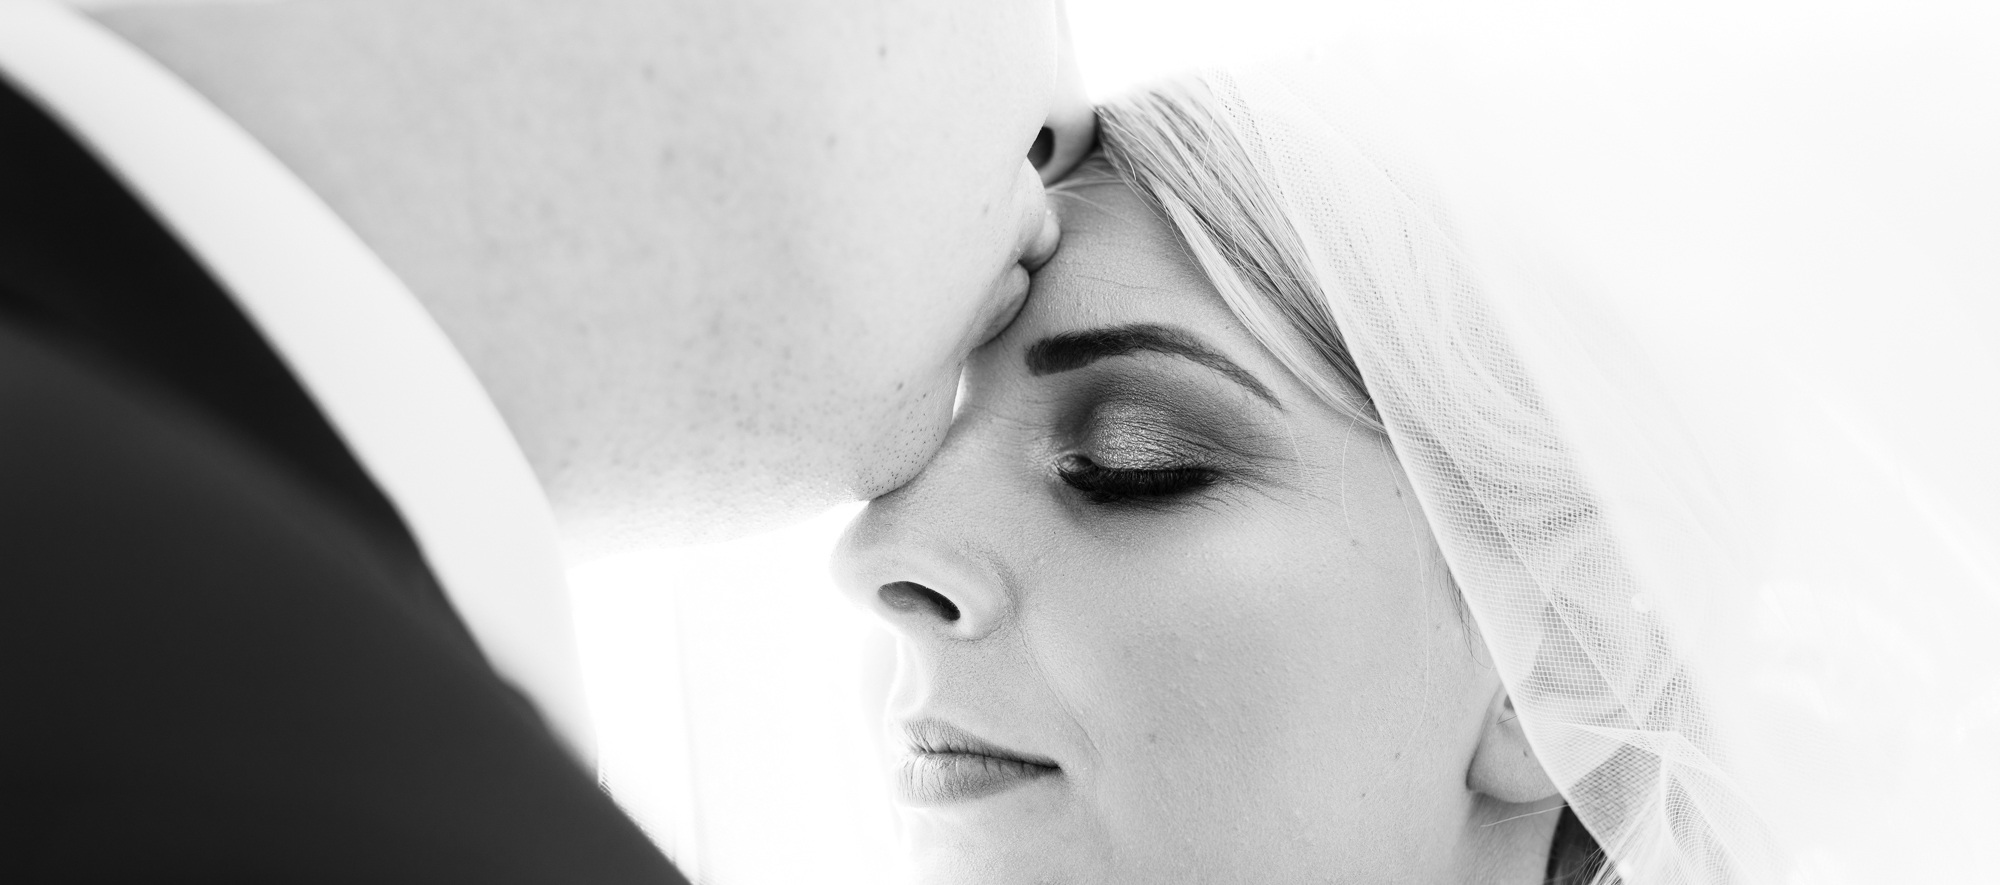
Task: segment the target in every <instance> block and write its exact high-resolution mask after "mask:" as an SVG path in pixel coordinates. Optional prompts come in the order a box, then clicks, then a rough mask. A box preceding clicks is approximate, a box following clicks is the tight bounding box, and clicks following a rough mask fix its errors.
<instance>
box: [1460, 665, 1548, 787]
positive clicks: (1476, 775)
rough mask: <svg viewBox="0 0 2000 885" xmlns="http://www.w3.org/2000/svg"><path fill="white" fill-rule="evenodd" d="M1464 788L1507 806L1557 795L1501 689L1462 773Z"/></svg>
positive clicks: (1511, 703)
mask: <svg viewBox="0 0 2000 885" xmlns="http://www.w3.org/2000/svg"><path fill="white" fill-rule="evenodd" d="M1465 785H1466V786H1467V787H1470V788H1471V789H1472V790H1473V791H1474V792H1476V793H1480V794H1482V795H1485V796H1490V797H1492V798H1494V799H1496V800H1499V801H1501V802H1506V803H1510V804H1523V803H1528V802H1540V801H1542V800H1544V799H1548V798H1550V797H1552V796H1554V795H1555V794H1556V785H1555V781H1552V780H1550V779H1549V775H1548V772H1546V771H1543V770H1542V762H1541V760H1539V759H1536V758H1535V750H1534V748H1533V747H1530V746H1528V736H1527V734H1526V733H1525V732H1524V731H1522V729H1521V717H1520V716H1518V715H1516V714H1515V712H1514V699H1513V698H1512V697H1509V696H1508V694H1507V689H1506V688H1504V687H1503V688H1501V689H1500V690H1499V693H1498V694H1497V695H1496V696H1495V697H1494V699H1493V703H1492V704H1491V705H1490V706H1489V707H1488V708H1487V710H1486V724H1485V727H1484V728H1483V729H1481V731H1480V734H1479V748H1478V749H1476V750H1474V751H1473V753H1472V767H1471V768H1470V769H1468V770H1467V771H1466V773H1465Z"/></svg>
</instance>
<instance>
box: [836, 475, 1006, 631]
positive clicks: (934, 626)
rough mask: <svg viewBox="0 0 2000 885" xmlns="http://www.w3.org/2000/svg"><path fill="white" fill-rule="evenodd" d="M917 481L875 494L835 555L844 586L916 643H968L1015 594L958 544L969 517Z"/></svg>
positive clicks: (994, 624)
mask: <svg viewBox="0 0 2000 885" xmlns="http://www.w3.org/2000/svg"><path fill="white" fill-rule="evenodd" d="M922 485H923V482H922V479H921V478H920V479H919V480H918V482H917V483H913V484H912V485H910V486H904V487H903V488H902V489H900V490H898V491H896V492H894V493H891V494H889V495H887V496H884V497H882V498H878V499H876V500H875V501H874V502H873V503H871V504H869V505H868V508H867V509H866V510H864V511H862V514H861V517H860V518H859V519H856V520H855V522H854V524H853V525H851V526H849V527H848V529H847V533H846V534H845V535H843V536H842V537H841V539H840V545H839V546H838V547H837V548H835V551H834V556H833V573H834V578H835V580H836V581H837V582H838V583H839V585H840V588H841V591H842V592H843V593H845V594H846V595H847V597H848V599H849V600H850V601H852V602H854V603H855V604H856V605H859V606H862V607H863V608H866V609H868V610H869V611H871V612H873V613H874V614H875V616H876V617H879V618H881V619H882V620H883V621H884V622H886V623H887V624H888V625H889V628H890V629H891V630H894V631H895V632H897V633H899V634H901V635H903V636H905V637H908V638H910V639H913V640H918V641H923V640H932V641H950V642H971V641H977V640H979V639H984V638H986V637H987V636H990V635H992V634H993V633H994V632H995V631H996V630H998V629H999V628H1000V627H1001V625H1002V624H1004V623H1005V622H1006V620H1007V618H1008V617H1009V615H1010V609H1011V596H1012V594H1011V593H1010V592H1009V590H1008V588H1007V586H1006V584H1005V582H1004V581H1003V580H1002V578H1001V577H1000V571H999V569H997V568H996V567H995V566H996V564H995V563H993V562H991V561H990V559H989V557H987V556H984V555H981V553H980V552H979V551H977V550H974V549H969V548H968V547H967V545H965V544H963V543H961V542H960V541H959V538H961V537H964V535H962V534H960V533H961V532H962V531H964V530H967V529H972V528H974V527H972V526H968V525H965V524H964V522H963V521H964V520H965V519H967V518H968V516H969V515H970V514H967V513H959V514H953V513H950V512H947V511H945V510H944V505H946V504H947V503H948V501H947V499H945V498H943V496H941V495H939V494H936V493H934V492H929V491H927V490H926V489H924V488H922Z"/></svg>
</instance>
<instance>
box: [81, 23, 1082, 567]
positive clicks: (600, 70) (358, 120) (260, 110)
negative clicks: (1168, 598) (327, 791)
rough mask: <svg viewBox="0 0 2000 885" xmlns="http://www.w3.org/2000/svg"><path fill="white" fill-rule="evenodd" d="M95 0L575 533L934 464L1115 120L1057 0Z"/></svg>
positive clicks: (875, 487)
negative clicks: (387, 295)
mask: <svg viewBox="0 0 2000 885" xmlns="http://www.w3.org/2000/svg"><path fill="white" fill-rule="evenodd" d="M93 7H94V8H93V9H92V14H93V15H94V16H95V17H96V18H97V19H98V20H99V21H101V22H103V23H104V24H106V25H107V26H109V27H110V28H111V29H113V30H114V31H116V32H118V33H119V34H121V35H123V36H124V37H126V38H127V39H129V40H131V41H132V42H133V43H135V44H136V45H137V46H139V47H140V48H141V49H142V50H144V51H146V52H148V53H149V54H151V55H152V56H154V57H155V58H157V59H159V60H160V61H161V62H163V63H164V64H166V65H167V66H168V67H169V68H171V69H172V70H174V71H175V72H176V73H177V74H179V75H180V76H182V77H183V78H184V79H186V80H187V81H188V82H189V83H190V84H192V85H193V86H194V87H195V88H196V89H198V90H199V91H201V92H202V93H203V94H205V95H206V96H208V97H209V98H210V99H211V100H212V101H214V102H215V103H216V104H217V105H218V106H220V107H221V108H222V109H223V110H224V111H225V112H227V113H228V114H229V115H230V116H231V117H233V118H235V119H236V120H237V121H238V122H240V123H241V124H243V125H244V126H245V127H246V128H247V129H248V130H249V131H250V133H251V134H252V135H254V136H255V137H257V138H258V139H259V140H260V141H261V142H263V143H264V144H265V145H266V146H267V147H269V148H270V149H271V150H272V151H273V152H274V153H275V154H276V155H277V156H278V157H279V159H281V160H282V161H284V162H285V163H286V164H287V165H288V166H290V167H291V168H292V169H293V170H294V171H295V172H297V173H298V174H299V175H300V176H301V177H302V178H303V179H304V180H305V181H306V183H307V184H308V185H310V186H311V187H312V188H313V189H314V190H315V191H317V192H318V193H319V194H320V195H321V196H322V197H324V198H325V199H326V200H327V201H328V203H329V204H330V205H331V206H332V207H333V208H334V210H335V211H336V212H338V213H339V214H340V215H341V217H342V218H344V219H345V220H346V221H347V222H348V223H349V224H351V225H352V226H353V227H354V229H355V230H356V231H357V232H358V233H359V235H360V236H361V238H362V239H363V240H364V241H365V242H367V243H368V244H369V245H370V246H371V247H372V248H374V249H375V250H376V251H377V253H378V254H380V255H381V256H382V258H383V259H384V260H385V261H386V262H387V263H388V265H389V266H390V268H391V269H393V270H394V271H395V272H396V273H397V274H398V275H399V276H400V277H401V278H402V279H403V281H404V282H405V283H406V284H408V286H409V287H410V288H411V290H412V291H413V292H414V293H415V294H416V296H417V297H418V298H419V299H420V300H421V301H422V302H423V304H424V305H425V307H426V308H428V310H429V311H430V313H431V314H432V316H433V317H434V318H435V319H436V320H437V321H438V323H439V324H440V325H441V326H442V327H443V329H444V331H445V332H446V334H447V335H449V336H450V338H451V339H452V341H453V343H454V344H455V345H456V346H457V347H458V349H459V351H460V352H461V353H462V354H463V355H464V356H465V358H466V359H467V361H468V362H469V363H470V365H471V366H472V369H473V371H474V372H475V373H476V374H477V375H478V377H479V379H480V381H481V382H482V384H483V385H484V386H485V387H486V389H487V391H488V392H489V393H490V394H491V395H492V397H493V399H494V401H495V403H496V404H497V405H498V407H499V409H500V412H501V414H502V415H503V416H504V417H505V419H506V420H507V422H508V425H509V427H510V429H511V430H512V431H513V432H514V435H515V436H516V438H517V439H518V440H519V442H520V444H521V446H522V448H523V450H524V451H525V453H526V455H527V457H528V460H529V462H530V463H531V464H532V466H533V468H534V469H535V471H536V473H537V475H538V477H539V478H540V479H541V482H542V485H543V487H544V489H545V490H546V492H547V494H548V497H549V499H550V502H551V504H552V505H553V507H554V509H555V513H556V516H557V520H558V522H559V524H560V526H561V529H562V531H563V535H564V543H565V547H566V550H567V553H568V554H569V556H570V558H571V559H572V561H580V560H584V559H589V558H593V557H596V556H599V555H603V554H607V553H611V552H616V551H619V550H624V549H631V548H634V547H639V546H644V545H647V544H653V543H658V542H663V541H685V540H694V539H699V538H703V537H709V536H714V535H728V534H738V533H742V532H745V531H750V530H754V529H756V528H759V527H764V526H770V525H774V524H778V523H782V522H786V521H789V520H793V519H797V518H800V517H803V516H806V515H810V514H812V513H814V512H816V511H818V510H820V509H822V508H824V507H825V506H827V505H829V504H832V503H836V502H838V501H842V500H852V499H856V498H861V497H868V496H872V495H875V494H879V493H881V492H884V491H886V490H888V489H891V488H894V487H895V486H897V485H899V484H900V483H902V482H903V481H904V480H905V479H907V478H908V477H909V476H911V475H913V474H914V473H915V472H916V470H917V469H918V468H919V467H921V465H922V463H923V461H924V460H925V458H926V457H927V456H928V455H929V454H930V452H931V451H932V450H933V449H934V448H935V447H936V445H937V444H938V443H939V441H940V440H941V439H942V438H943V435H944V431H945V428H946V425H947V423H948V421H949V419H950V411H951V403H952V396H953V392H954V390H955V386H956V382H957V378H958V371H959V366H960V364H961V362H962V360H963V359H964V357H965V356H966V354H967V353H968V352H970V351H971V350H972V349H973V348H974V347H976V346H978V345H980V344H981V343H983V342H984V341H986V340H987V339H989V338H990V337H991V336H992V335H993V334H994V333H996V332H997V331H998V330H999V329H1000V328H1002V327H1003V326H1004V325H1005V324H1006V323H1007V322H1008V321H1009V320H1010V319H1011V318H1012V316H1013V314H1014V313H1015V311H1016V310H1017V309H1018V308H1019V305H1020V303H1021V300H1022V298H1023V297H1024V296H1025V292H1026V287H1027V274H1026V270H1025V269H1024V268H1023V266H1022V265H1023V264H1026V265H1028V266H1034V265H1036V264H1038V263H1039V262H1040V261H1041V260H1043V259H1045V258H1046V256H1047V255H1048V254H1049V253H1051V252H1052V251H1053V249H1054V247H1055V242H1056V229H1055V227H1054V220H1053V216H1052V215H1051V214H1050V213H1048V211H1047V206H1046V198H1045V196H1044V194H1043V190H1042V180H1041V178H1040V177H1039V176H1038V173H1037V169H1036V168H1035V166H1034V165H1033V164H1031V163H1030V162H1029V161H1028V160H1027V159H1026V158H1027V157H1028V155H1029V153H1030V149H1031V146H1032V145H1033V144H1034V143H1035V141H1036V138H1037V135H1038V133H1039V132H1040V131H1041V130H1042V128H1043V127H1044V126H1048V127H1050V128H1051V129H1052V130H1053V132H1054V135H1055V139H1054V156H1053V158H1052V159H1051V160H1050V161H1049V162H1048V163H1045V164H1044V165H1043V168H1042V170H1041V171H1042V172H1043V173H1046V174H1048V175H1050V176H1053V175H1056V174H1060V172H1061V170H1062V169H1063V168H1064V167H1065V166H1066V165H1067V164H1069V163H1072V162H1073V160H1074V158H1075V157H1076V156H1077V155H1079V154H1080V153H1081V152H1082V151H1083V150H1084V149H1086V148H1087V147H1088V143H1089V131H1090V125H1091V124H1090V119H1091V118H1090V113H1089V107H1088V104H1087V103H1086V102H1085V101H1084V99H1083V96H1082V94H1081V88H1080V85H1079V84H1078V83H1077V82H1076V80H1075V77H1074V75H1073V73H1072V71H1073V67H1069V66H1066V58H1067V45H1068V41H1067V36H1066V34H1065V31H1064V28H1065V25H1064V22H1063V18H1062V11H1061V9H1060V7H1059V5H1057V4H1056V3H1054V2H1053V0H866V2H863V0H835V2H826V3H799V2H796V0H672V2H664V0H563V2H547V0H273V2H258V3H241V2H236V3H228V2H214V3H176V4H172V5H153V4H142V5H136V6H122V5H120V4H116V3H109V4H93ZM105 7H108V8H105Z"/></svg>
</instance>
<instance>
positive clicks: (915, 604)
mask: <svg viewBox="0 0 2000 885" xmlns="http://www.w3.org/2000/svg"><path fill="white" fill-rule="evenodd" d="M875 592H876V594H877V595H879V596H881V597H882V603H883V604H884V605H887V606H888V607H890V608H893V609H895V610H897V611H906V612H907V611H929V612H931V613H933V614H935V615H937V616H938V617H940V618H943V619H944V620H945V621H946V622H947V623H949V622H954V621H957V620H958V606H956V605H953V604H952V602H951V600H949V599H946V598H944V594H942V593H939V592H937V591H936V590H932V589H931V588H929V587H926V586H924V585H922V584H913V583H911V582H909V581H897V582H895V583H893V584H883V585H882V587H881V589H879V590H877V591H875Z"/></svg>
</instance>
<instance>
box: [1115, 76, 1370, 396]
mask: <svg viewBox="0 0 2000 885" xmlns="http://www.w3.org/2000/svg"><path fill="white" fill-rule="evenodd" d="M1097 119H1098V138H1099V141H1100V145H1101V149H1102V151H1103V156H1104V159H1105V160H1106V161H1108V163H1109V164H1110V166H1111V168H1112V169H1113V170H1114V171H1115V172H1116V173H1117V175H1118V178H1119V179H1120V180H1122V181H1123V182H1124V183H1126V184H1127V185H1129V186H1130V187H1131V188H1132V189H1133V191H1135V192H1136V193H1138V194H1139V196H1140V197H1141V198H1142V199H1144V200H1146V201H1147V202H1148V203H1150V204H1151V205H1152V206H1153V207H1154V208H1155V209H1156V210H1158V211H1159V212H1160V214H1161V215H1162V216H1163V217H1164V218H1166V219H1167V221H1168V223H1169V224H1171V225H1172V226H1173V228H1174V230H1175V231H1176V232H1178V233H1179V234H1180V237H1181V239H1182V241H1183V242H1184V244H1185V245H1186V246H1187V248H1188V251H1189V253H1191V254H1192V255H1193V257H1194V259H1195V262H1196V263H1197V264H1199V265H1200V266H1201V269H1202V272H1203V273H1205V274H1207V276H1208V278H1209V281H1210V282H1211V283H1213V284H1214V285H1215V288H1216V290H1217V291H1218V292H1220V293H1221V294H1222V300H1223V301H1224V302H1226V303H1227V304H1228V306H1229V309H1230V311H1231V312H1232V313H1234V314H1235V315H1236V317H1237V319H1238V320H1240V321H1241V322H1242V323H1243V325H1244V326H1245V327H1246V328H1248V329H1249V330H1250V333H1251V334H1252V335H1253V336H1255V337H1256V339H1257V341H1258V343H1260V344H1262V345H1263V346H1264V347H1265V349H1267V350H1269V351H1270V352H1271V354H1272V355H1273V356H1275V357H1276V358H1277V359H1278V361H1279V363H1280V364H1282V365H1283V366H1284V367H1285V368H1286V369H1287V370H1288V371H1290V372H1291V373H1292V374H1293V375H1295V376H1297V377H1298V378H1299V379H1300V380H1301V381H1302V382H1304V383H1305V384H1306V386H1307V387H1309V388H1310V389H1311V390H1312V391H1313V392H1314V393H1316V394H1318V395H1319V396H1320V398H1321V399H1323V400H1325V401H1326V402H1327V404H1328V405H1331V406H1332V407H1333V408H1334V409H1336V410H1338V411H1340V412H1341V413H1343V414H1346V415H1347V416H1349V417H1351V418H1354V419H1355V420H1357V421H1360V422H1361V423H1363V424H1365V425H1367V426H1368V427H1370V428H1373V429H1374V430H1376V431H1378V432H1379V431H1381V430H1382V419H1381V417H1380V416H1379V415H1378V414H1377V413H1376V410H1375V404H1374V401H1373V399H1372V398H1371V397H1370V396H1369V394H1368V387H1367V384H1366V382H1365V380H1364V379H1363V378H1362V377H1361V369H1360V368H1359V366H1357V365H1356V364H1355V361H1354V356H1353V354H1352V353H1351V352H1349V350H1348V348H1347V341H1346V339H1344V338H1343V337H1342V336H1341V334H1340V328H1339V326H1337V325H1336V324H1335V323H1334V319H1333V313H1332V311H1331V310H1329V308H1328V307H1327V300H1326V296H1325V294H1324V293H1322V292H1320V291H1319V288H1318V285H1317V284H1316V283H1315V282H1314V276H1313V273H1312V268H1311V262H1310V259H1309V258H1308V257H1307V254H1306V249H1305V245H1304V243H1302V242H1301V241H1300V239H1299V234H1298V231H1297V230H1296V229H1294V228H1293V227H1292V225H1291V223H1290V222H1289V221H1288V220H1287V219H1286V216H1285V213H1284V211H1283V210H1282V209H1280V208H1279V203H1278V200H1277V198H1276V197H1275V195H1273V194H1272V193H1271V191H1270V188H1269V186H1268V185H1267V184H1266V183H1265V181H1264V179H1263V177H1262V176H1260V175H1259V174H1258V173H1257V170H1256V169H1255V168H1253V166H1252V165H1251V162H1250V157H1249V155H1248V154H1246V153H1245V152H1244V151H1243V148H1242V146H1241V145H1239V144H1238V143H1237V142H1236V139H1235V136H1234V135H1233V134H1232V133H1231V131H1230V129H1229V127H1228V125H1227V124H1226V123H1225V122H1224V121H1223V119H1222V117H1221V111H1220V109H1218V108H1217V107H1216V106H1215V103H1214V99H1213V97H1212V96H1211V95H1210V94H1209V92H1208V88H1207V87H1206V86H1204V85H1202V84H1201V83H1200V82H1199V81H1198V80H1195V79H1193V78H1181V79H1173V80H1166V81H1163V82H1160V83H1157V84H1154V85H1152V86H1149V87H1147V88H1146V89H1143V90H1140V91H1137V92H1133V93H1130V94H1128V95H1126V96H1123V97H1121V98H1119V99H1117V100H1114V101H1111V102H1108V103H1106V104H1104V105H1101V106H1099V108H1098V110H1097Z"/></svg>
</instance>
